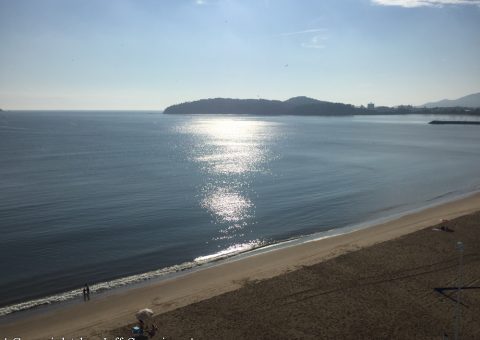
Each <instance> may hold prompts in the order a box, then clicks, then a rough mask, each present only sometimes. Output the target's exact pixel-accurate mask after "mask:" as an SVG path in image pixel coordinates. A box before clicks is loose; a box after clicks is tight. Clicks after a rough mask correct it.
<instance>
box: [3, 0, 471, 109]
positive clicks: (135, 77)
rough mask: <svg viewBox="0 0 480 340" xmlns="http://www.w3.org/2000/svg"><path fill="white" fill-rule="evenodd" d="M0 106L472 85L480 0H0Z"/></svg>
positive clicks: (441, 90)
mask: <svg viewBox="0 0 480 340" xmlns="http://www.w3.org/2000/svg"><path fill="white" fill-rule="evenodd" d="M0 44H1V45H0V46H1V49H0V108H3V109H12V110H14V109H111V110H117V109H120V110H162V109H164V108H166V107H168V106H169V105H172V104H176V103H180V102H185V101H191V100H196V99H202V98H215V97H229V98H266V99H279V100H285V99H288V98H290V97H294V96H300V95H304V96H309V97H313V98H316V99H320V100H327V101H334V102H343V103H350V104H354V105H361V104H363V105H366V104H367V103H368V102H374V103H375V104H376V105H388V106H393V105H400V104H411V105H421V104H424V103H425V102H428V101H436V100H440V99H444V98H449V99H455V98H458V97H461V96H464V95H467V94H471V93H475V92H480V0H42V1H39V0H0Z"/></svg>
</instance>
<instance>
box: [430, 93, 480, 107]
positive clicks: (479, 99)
mask: <svg viewBox="0 0 480 340" xmlns="http://www.w3.org/2000/svg"><path fill="white" fill-rule="evenodd" d="M423 106H425V107H429V108H432V107H472V108H476V107H480V92H479V93H474V94H470V95H468V96H465V97H461V98H458V99H453V100H450V99H443V100H440V101H438V102H431V103H426V104H425V105H423Z"/></svg>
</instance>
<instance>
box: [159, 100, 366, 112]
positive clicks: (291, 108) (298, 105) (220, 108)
mask: <svg viewBox="0 0 480 340" xmlns="http://www.w3.org/2000/svg"><path fill="white" fill-rule="evenodd" d="M362 110H363V109H358V108H355V107H354V106H353V105H350V104H342V103H332V102H326V101H321V100H317V99H313V98H308V97H294V98H290V99H288V100H286V101H283V102H282V101H279V100H266V99H231V98H214V99H201V100H197V101H193V102H187V103H182V104H176V105H172V106H169V107H167V108H166V109H165V111H164V113H166V114H253V115H325V116H332V115H353V114H359V113H360V111H362Z"/></svg>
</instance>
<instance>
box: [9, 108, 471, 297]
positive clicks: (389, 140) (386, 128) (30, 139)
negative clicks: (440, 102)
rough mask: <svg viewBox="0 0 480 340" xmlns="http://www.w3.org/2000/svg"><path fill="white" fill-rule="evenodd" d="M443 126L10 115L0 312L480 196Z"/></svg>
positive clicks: (417, 120) (463, 147) (467, 135)
mask: <svg viewBox="0 0 480 340" xmlns="http://www.w3.org/2000/svg"><path fill="white" fill-rule="evenodd" d="M434 118H435V117H432V116H392V117H383V116H377V117H359V116H357V117H341V118H325V117H247V116H229V115H226V116H205V115H201V116H169V115H163V114H159V113H145V112H0V159H1V161H0V162H1V163H0V233H1V237H0V258H1V259H2V260H1V263H0V272H1V273H2V275H1V276H0V306H5V305H9V304H13V303H17V302H20V301H26V300H31V299H34V298H38V297H42V296H46V295H49V294H53V293H59V292H63V291H68V290H71V289H75V288H77V287H80V286H82V285H83V283H85V282H89V283H91V284H92V283H98V282H104V281H109V280H112V279H116V278H121V277H126V276H129V275H134V274H139V273H144V272H148V271H152V270H156V269H162V268H170V269H169V270H178V269H181V268H187V267H189V266H192V265H194V264H198V263H203V262H208V261H211V260H212V259H214V258H217V257H219V256H224V255H227V254H233V253H236V252H239V251H245V250H248V249H252V248H255V247H258V246H261V245H263V244H267V243H272V242H278V241H281V240H285V239H288V238H291V237H297V236H301V235H307V234H311V233H314V232H319V231H324V230H330V229H334V228H339V227H343V226H346V225H350V224H354V223H359V222H364V221H369V220H372V219H376V218H379V217H383V216H388V215H392V214H395V213H399V212H403V211H408V210H411V209H413V208H416V207H419V206H424V205H427V204H431V203H433V202H435V201H437V200H441V199H444V198H448V197H453V196H456V195H459V194H462V193H465V192H469V191H474V190H478V189H479V188H480V129H479V127H478V126H435V125H428V124H427V123H428V122H429V121H430V120H433V119H434ZM175 265H181V267H178V266H177V267H173V268H172V266H175Z"/></svg>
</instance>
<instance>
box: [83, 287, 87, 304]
mask: <svg viewBox="0 0 480 340" xmlns="http://www.w3.org/2000/svg"><path fill="white" fill-rule="evenodd" d="M83 301H87V290H86V289H85V287H83Z"/></svg>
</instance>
